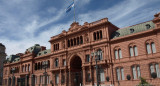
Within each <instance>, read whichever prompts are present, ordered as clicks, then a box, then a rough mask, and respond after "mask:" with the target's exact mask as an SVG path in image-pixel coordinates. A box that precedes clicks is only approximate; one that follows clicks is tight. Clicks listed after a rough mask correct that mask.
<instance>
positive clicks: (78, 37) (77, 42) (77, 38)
mask: <svg viewBox="0 0 160 86" xmlns="http://www.w3.org/2000/svg"><path fill="white" fill-rule="evenodd" d="M77 45H79V37H77Z"/></svg>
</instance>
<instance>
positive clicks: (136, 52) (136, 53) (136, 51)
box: [133, 46, 138, 56]
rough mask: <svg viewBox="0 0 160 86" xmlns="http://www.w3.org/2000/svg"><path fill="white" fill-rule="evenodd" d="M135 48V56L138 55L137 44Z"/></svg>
mask: <svg viewBox="0 0 160 86" xmlns="http://www.w3.org/2000/svg"><path fill="white" fill-rule="evenodd" d="M133 50H134V56H138V50H137V46H134V47H133Z"/></svg>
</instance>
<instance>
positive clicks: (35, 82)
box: [35, 76, 37, 84]
mask: <svg viewBox="0 0 160 86" xmlns="http://www.w3.org/2000/svg"><path fill="white" fill-rule="evenodd" d="M35 84H37V76H35Z"/></svg>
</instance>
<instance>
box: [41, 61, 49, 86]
mask: <svg viewBox="0 0 160 86" xmlns="http://www.w3.org/2000/svg"><path fill="white" fill-rule="evenodd" d="M42 66H43V69H44V70H45V72H44V73H43V74H44V77H45V80H44V81H45V82H44V86H47V72H46V69H47V67H48V61H44V62H43V63H42Z"/></svg>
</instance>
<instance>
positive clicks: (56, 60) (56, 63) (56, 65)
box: [55, 58, 58, 67]
mask: <svg viewBox="0 0 160 86" xmlns="http://www.w3.org/2000/svg"><path fill="white" fill-rule="evenodd" d="M55 67H58V58H56V59H55Z"/></svg>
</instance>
